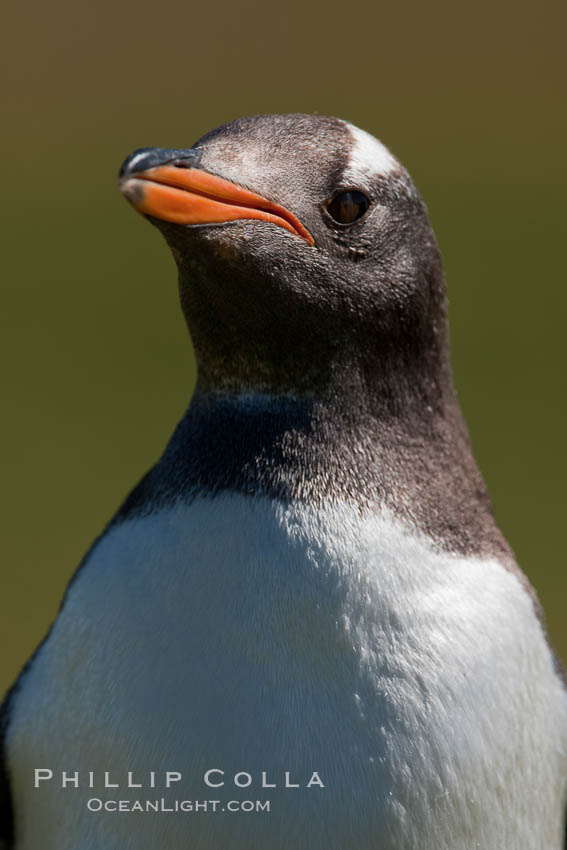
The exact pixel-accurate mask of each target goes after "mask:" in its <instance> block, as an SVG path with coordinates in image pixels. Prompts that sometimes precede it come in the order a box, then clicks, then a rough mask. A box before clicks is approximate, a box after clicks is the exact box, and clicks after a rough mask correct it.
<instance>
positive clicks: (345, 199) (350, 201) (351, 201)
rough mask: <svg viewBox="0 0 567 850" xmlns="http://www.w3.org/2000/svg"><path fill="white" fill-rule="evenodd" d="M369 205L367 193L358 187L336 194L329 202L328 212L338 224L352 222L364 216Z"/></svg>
mask: <svg viewBox="0 0 567 850" xmlns="http://www.w3.org/2000/svg"><path fill="white" fill-rule="evenodd" d="M369 206H370V201H369V200H368V198H367V197H366V195H364V194H363V193H362V192H359V191H358V190H356V189H349V190H348V192H341V193H340V194H339V195H335V197H334V198H333V200H332V201H330V202H329V204H327V212H328V213H329V215H330V216H331V218H332V219H333V221H336V222H337V224H352V223H353V222H354V221H357V220H358V219H359V218H362V216H363V215H364V213H365V212H366V210H367V209H368V207H369Z"/></svg>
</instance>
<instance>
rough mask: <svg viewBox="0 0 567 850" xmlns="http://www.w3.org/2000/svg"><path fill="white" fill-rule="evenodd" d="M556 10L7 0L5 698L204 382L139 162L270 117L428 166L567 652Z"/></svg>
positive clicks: (478, 374) (523, 548) (561, 127)
mask: <svg viewBox="0 0 567 850" xmlns="http://www.w3.org/2000/svg"><path fill="white" fill-rule="evenodd" d="M560 8H561V7H560V5H559V3H558V4H552V3H549V2H546V0H544V2H541V3H538V4H537V5H536V4H535V2H534V3H533V4H532V5H531V6H525V7H522V6H521V5H519V4H518V3H499V4H493V3H476V4H459V3H455V2H442V3H432V4H431V3H427V4H424V3H417V2H415V3H413V4H409V5H408V4H404V3H398V4H395V5H394V4H381V3H372V4H370V3H368V4H356V3H335V2H326V3H320V2H315V3H297V2H295V1H294V0H291V2H285V3H278V4H272V3H266V2H242V1H241V2H239V3H229V2H216V3H200V4H188V3H180V2H164V3H161V4H150V3H149V2H147V0H142V2H136V3H132V2H123V3H110V2H108V0H99V2H98V3H96V4H95V3H90V2H89V3H87V2H85V0H78V2H73V3H70V2H60V1H59V0H53V2H50V3H47V4H40V3H39V2H38V0H35V3H32V4H31V5H30V4H19V5H17V4H11V7H10V10H9V11H6V12H5V13H4V26H3V30H4V31H3V36H2V41H3V45H2V50H1V51H0V63H1V64H2V66H3V67H2V74H1V79H2V86H3V89H4V91H3V98H2V102H3V107H2V110H3V118H4V120H3V122H2V123H3V129H2V133H1V134H0V136H1V141H0V144H1V146H2V148H3V151H2V160H1V162H2V166H1V167H2V203H1V205H0V206H1V215H2V218H3V222H2V231H3V235H4V237H5V249H4V252H3V257H2V262H3V266H4V269H3V275H2V288H3V295H2V299H3V310H2V328H1V336H0V339H1V341H2V345H3V347H4V351H3V357H2V362H3V365H4V368H5V376H4V379H3V384H2V386H3V390H2V418H1V422H2V430H3V436H2V441H1V445H2V449H3V453H4V459H3V465H2V466H3V480H4V485H3V487H2V499H3V500H4V505H3V506H2V516H3V519H4V531H3V547H2V548H3V555H2V558H3V561H2V576H1V588H2V592H1V607H2V610H1V617H0V626H1V629H2V634H1V640H0V647H1V649H0V686H3V687H5V686H7V685H8V684H9V683H10V681H11V680H12V679H13V677H14V676H15V675H16V673H17V671H18V670H19V668H20V666H21V665H22V664H23V663H24V661H25V660H26V659H27V657H28V656H29V654H30V653H31V652H32V650H33V649H34V647H35V646H36V644H37V642H38V641H39V640H40V638H41V637H42V636H43V634H44V632H45V630H46V628H47V626H48V624H49V622H50V621H51V620H52V618H53V616H54V614H55V612H56V610H57V607H58V604H59V601H60V598H61V595H62V593H63V590H64V587H65V584H66V582H67V580H68V577H69V576H70V574H71V572H72V571H73V570H74V568H75V566H76V564H77V563H78V561H79V560H80V558H81V556H82V555H83V553H84V551H85V550H86V548H87V547H88V546H89V544H90V542H91V540H92V539H93V538H94V536H95V535H96V534H97V533H98V532H99V531H100V529H101V528H102V526H103V524H104V523H105V522H106V520H107V519H108V518H109V517H110V515H111V514H112V513H113V511H114V510H115V509H116V507H117V506H118V504H119V503H120V501H121V500H122V498H123V496H124V495H125V493H126V492H127V491H128V490H129V488H130V487H132V486H133V485H134V484H135V483H136V481H137V479H138V478H139V477H140V476H141V474H142V473H143V472H144V471H145V470H146V468H147V467H148V466H149V465H150V464H151V463H152V462H153V461H154V459H156V458H157V456H158V455H159V454H160V452H161V451H162V448H163V446H164V444H165V442H166V441H167V439H168V437H169V435H170V433H171V431H172V429H173V427H174V425H175V423H176V422H177V420H178V419H179V418H180V416H181V414H182V412H183V410H184V408H185V406H186V404H187V401H188V398H189V395H190V392H191V388H192V384H193V380H194V366H193V362H192V358H191V351H190V347H189V343H188V338H187V334H186V330H185V326H184V323H183V320H182V316H181V312H180V310H179V308H178V304H177V290H176V275H175V269H174V264H173V261H172V259H171V258H170V256H169V252H168V250H167V249H166V247H165V245H164V244H162V242H161V239H160V236H159V234H158V233H157V232H156V231H154V230H153V229H152V228H151V227H150V226H149V225H148V224H146V223H145V222H144V221H143V220H142V219H141V218H140V217H139V216H137V215H136V214H135V213H134V212H133V211H132V210H131V209H130V208H129V207H128V205H127V204H126V203H125V202H124V200H123V199H122V198H121V197H120V196H119V194H118V191H117V189H116V180H115V176H116V172H117V169H118V166H119V165H120V163H121V161H122V159H123V158H124V157H125V155H126V154H128V153H129V152H130V151H131V150H132V149H133V148H136V147H140V146H143V145H158V146H168V147H169V146H170V147H186V146H189V145H191V144H192V143H193V141H195V139H196V138H197V137H199V136H200V135H201V134H202V133H204V132H205V131H207V130H208V129H209V128H211V127H213V126H215V125H217V124H219V123H222V122H224V121H227V120H230V119H232V118H234V117H237V116H240V115H245V114H251V113H257V112H288V111H306V112H314V111H316V112H321V113H331V114H336V115H338V116H341V117H344V118H347V119H349V120H351V121H353V122H354V123H356V124H358V125H361V126H363V127H365V128H366V129H368V130H369V131H371V132H373V133H375V134H376V135H378V136H379V137H380V138H381V139H382V140H383V141H384V142H385V143H386V144H387V145H388V146H389V147H391V148H392V150H393V151H394V152H395V153H396V154H397V155H398V156H399V157H400V158H401V159H402V160H403V161H404V163H405V164H406V165H407V166H408V168H409V169H410V171H411V172H412V174H413V176H414V178H415V180H416V182H417V184H418V186H419V187H420V188H421V190H422V193H423V195H424V196H425V198H426V200H427V202H428V204H429V208H430V212H431V217H432V220H433V223H434V226H435V229H436V232H437V235H438V238H439V241H440V244H441V249H442V252H443V255H444V258H445V265H446V272H447V278H448V284H449V293H450V316H451V327H452V340H453V362H454V369H455V377H456V382H457V387H458V389H459V393H460V397H461V401H462V404H463V407H464V410H465V414H466V417H467V420H468V422H469V426H470V428H471V432H472V438H473V444H474V447H475V451H476V456H477V459H478V461H479V464H480V467H481V469H482V471H483V473H484V475H485V477H486V479H487V481H488V486H489V490H490V493H491V495H492V499H493V502H494V507H495V511H496V516H497V519H498V521H499V523H500V525H501V526H502V528H503V530H504V532H505V534H506V535H507V537H508V538H509V540H510V542H511V544H512V546H513V548H514V549H515V551H516V553H517V555H518V558H519V561H520V564H521V565H522V566H523V568H524V570H525V571H526V572H527V573H528V575H529V577H530V579H531V580H532V582H533V583H534V585H535V586H536V588H537V591H538V593H539V595H540V597H541V600H542V602H543V604H544V607H545V609H546V612H547V617H548V623H549V627H550V631H551V635H552V638H553V640H554V642H555V644H556V646H557V648H558V650H559V653H560V654H561V655H562V656H563V657H564V658H567V621H566V618H565V613H564V612H565V594H566V590H567V573H566V571H565V568H564V548H565V547H564V527H565V511H564V508H565V505H564V490H565V471H566V469H565V466H566V464H565V452H564V434H565V410H566V400H565V386H564V368H563V367H564V362H563V361H564V358H563V353H564V338H565V312H566V310H565V308H566V295H565V275H564V266H565V258H564V255H565V232H564V218H565V214H564V209H565V201H564V198H565V189H566V186H565V169H564V162H565V152H566V150H567V146H566V133H565V129H566V118H565V111H564V107H563V103H564V91H563V90H562V85H563V84H562V80H563V79H564V77H565V68H564V62H563V58H562V57H563V53H564V32H565V26H564V23H565V21H564V20H561V19H560ZM7 18H8V20H7Z"/></svg>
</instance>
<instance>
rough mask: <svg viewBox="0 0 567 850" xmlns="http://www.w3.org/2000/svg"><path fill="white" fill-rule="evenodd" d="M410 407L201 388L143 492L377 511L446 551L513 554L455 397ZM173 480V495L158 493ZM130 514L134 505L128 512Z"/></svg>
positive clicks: (353, 398)
mask: <svg viewBox="0 0 567 850" xmlns="http://www.w3.org/2000/svg"><path fill="white" fill-rule="evenodd" d="M398 403H399V402H398ZM357 405H358V406H357ZM412 405H413V408H412V409H408V408H405V409H404V410H403V411H402V414H403V415H396V414H395V412H392V409H391V408H392V405H391V403H386V402H384V403H383V404H382V405H381V406H380V405H378V406H377V403H376V401H375V400H374V401H373V403H372V404H371V405H369V404H366V403H364V402H363V399H362V395H361V393H357V392H354V390H353V391H352V393H351V394H350V395H349V394H344V393H343V394H342V395H339V396H334V397H333V396H332V394H328V395H327V396H311V395H298V396H293V395H277V396H276V395H272V394H270V393H266V392H259V391H257V392H251V391H250V390H248V391H246V392H244V391H242V392H239V393H235V392H227V391H219V390H215V389H211V388H210V387H206V386H204V385H203V383H202V382H199V383H198V385H197V389H196V392H195V395H194V397H193V400H192V402H191V404H190V406H189V409H188V411H187V413H186V415H185V416H184V418H183V419H182V421H181V423H180V424H179V426H178V428H177V430H176V432H175V434H174V436H173V438H172V440H171V442H170V444H169V446H168V448H167V450H166V452H165V454H164V456H163V458H162V460H161V461H160V463H159V464H158V466H157V467H156V468H155V470H154V472H153V473H152V476H153V478H152V480H153V483H152V482H151V481H150V482H149V483H148V482H146V484H145V490H144V493H142V495H143V496H144V498H146V499H148V498H149V499H150V500H155V501H156V502H159V503H160V504H162V503H163V501H164V500H165V501H169V500H170V499H171V500H177V499H179V497H180V496H181V498H186V499H188V500H191V499H193V498H195V497H196V496H206V497H214V496H215V495H216V494H220V493H223V492H232V493H239V494H242V495H243V496H245V497H247V498H266V497H267V498H269V499H272V500H275V501H284V502H292V501H297V502H299V503H306V504H309V505H315V506H317V505H324V504H329V503H331V504H342V505H348V506H350V508H352V509H354V510H356V511H363V512H365V511H374V510H377V509H382V508H384V509H388V510H389V511H390V512H391V513H393V514H394V515H396V516H397V518H398V519H400V520H401V521H402V522H403V523H405V525H406V526H411V527H412V528H413V529H417V530H418V531H420V532H421V533H425V534H427V535H428V536H429V537H430V538H431V539H432V540H433V542H434V543H435V545H439V546H441V547H442V548H444V549H446V550H448V551H453V552H458V553H460V554H475V555H494V554H497V555H498V556H500V557H504V558H509V557H510V552H509V549H508V548H507V545H506V543H505V542H504V540H503V538H502V536H501V534H500V532H499V531H498V529H497V527H496V525H495V523H494V519H493V516H492V512H491V508H490V503H489V501H488V497H487V496H486V491H485V487H484V482H483V481H482V478H481V476H480V473H479V471H478V469H477V467H476V464H475V462H474V459H473V457H472V454H471V450H470V445H469V441H468V435H467V431H466V427H465V425H464V423H463V420H462V417H461V415H460V411H459V408H458V405H457V404H456V401H454V396H453V402H452V403H450V402H449V400H448V399H445V400H444V401H443V403H442V404H441V403H440V404H439V405H438V406H437V408H434V407H432V406H429V409H425V408H426V407H427V405H425V407H424V403H423V402H420V403H418V401H417V400H416V399H415V398H413V399H412ZM171 479H174V480H175V482H176V487H175V490H172V491H171V493H170V494H169V493H168V492H164V491H163V490H162V488H163V485H164V483H165V482H167V481H169V480H171ZM148 488H150V490H152V491H153V492H149V490H148ZM180 488H181V490H180ZM136 509H137V507H136V503H135V501H134V502H132V503H131V504H130V506H129V507H128V511H130V510H136Z"/></svg>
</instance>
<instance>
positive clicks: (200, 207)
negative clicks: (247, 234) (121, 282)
mask: <svg viewBox="0 0 567 850" xmlns="http://www.w3.org/2000/svg"><path fill="white" fill-rule="evenodd" d="M121 188H122V192H123V193H124V195H125V196H126V197H127V198H128V200H129V201H130V202H131V203H132V204H133V206H134V207H135V208H136V209H137V210H138V212H141V213H143V214H144V215H151V216H153V217H154V218H159V219H162V220H163V221H171V222H173V223H175V224H215V223H220V222H226V221H236V220H238V219H258V220H259V221H269V222H271V223H272V224H277V225H278V226H279V227H283V228H285V230H288V231H289V232H290V233H293V234H295V235H296V236H300V237H301V238H302V239H304V240H305V241H306V242H307V243H308V244H309V245H313V244H314V240H313V237H312V236H311V234H310V233H309V231H308V230H306V228H305V227H304V226H303V225H302V224H301V222H300V221H299V219H298V218H296V216H294V214H293V213H291V212H290V211H289V210H286V209H285V207H281V206H280V205H279V204H274V203H272V201H268V200H267V199H266V198H262V196H261V195H257V194H256V193H255V192H250V191H249V190H248V189H243V188H242V187H241V186H237V185H236V184H235V183H231V182H230V181H229V180H224V179H223V178H222V177H215V176H214V175H213V174H209V173H208V172H206V171H201V170H200V169H198V168H179V167H176V166H174V165H160V166H158V167H157V168H148V169H147V170H146V171H141V172H139V173H137V174H136V173H134V174H131V175H130V176H129V177H128V178H127V179H126V180H124V181H123V183H122V187H121Z"/></svg>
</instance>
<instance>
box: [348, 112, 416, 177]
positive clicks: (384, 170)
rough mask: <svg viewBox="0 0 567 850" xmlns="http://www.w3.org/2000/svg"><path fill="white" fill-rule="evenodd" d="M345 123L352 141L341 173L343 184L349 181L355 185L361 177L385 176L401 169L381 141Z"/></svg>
mask: <svg viewBox="0 0 567 850" xmlns="http://www.w3.org/2000/svg"><path fill="white" fill-rule="evenodd" d="M345 123H346V124H347V127H348V129H349V132H350V134H351V136H352V138H353V141H354V145H353V147H352V150H351V152H350V157H349V162H348V165H347V167H346V169H345V171H344V174H343V183H344V184H345V185H346V184H347V183H349V182H351V183H353V184H354V185H356V184H357V183H359V182H360V180H361V179H365V178H366V179H369V180H372V178H374V177H377V176H379V175H384V176H386V175H387V174H390V173H391V172H392V171H401V170H402V166H401V165H400V163H399V162H398V161H397V159H396V158H395V157H394V156H393V154H391V153H390V151H389V150H388V148H387V147H386V146H385V145H383V144H382V142H380V141H378V139H376V138H374V136H371V135H370V133H367V132H366V130H361V129H360V127H355V126H354V124H349V123H348V122H345Z"/></svg>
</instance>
